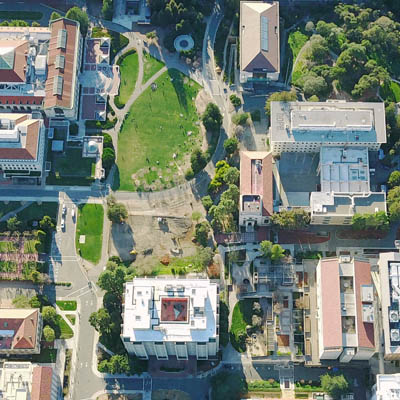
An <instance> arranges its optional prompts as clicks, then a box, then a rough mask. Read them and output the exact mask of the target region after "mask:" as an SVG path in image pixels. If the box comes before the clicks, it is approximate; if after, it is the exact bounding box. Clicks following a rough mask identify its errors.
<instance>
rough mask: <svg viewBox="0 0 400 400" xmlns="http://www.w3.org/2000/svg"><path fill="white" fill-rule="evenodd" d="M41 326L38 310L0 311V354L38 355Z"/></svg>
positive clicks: (6, 309)
mask: <svg viewBox="0 0 400 400" xmlns="http://www.w3.org/2000/svg"><path fill="white" fill-rule="evenodd" d="M42 326H43V322H42V317H41V315H40V312H39V310H38V309H8V308H2V309H0V354H39V353H40V338H41V336H42Z"/></svg>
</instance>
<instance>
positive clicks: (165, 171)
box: [115, 69, 201, 191]
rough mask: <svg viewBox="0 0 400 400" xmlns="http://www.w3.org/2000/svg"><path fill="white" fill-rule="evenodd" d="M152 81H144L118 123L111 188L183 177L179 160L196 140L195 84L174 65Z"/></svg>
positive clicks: (161, 184)
mask: <svg viewBox="0 0 400 400" xmlns="http://www.w3.org/2000/svg"><path fill="white" fill-rule="evenodd" d="M155 83H156V84H157V89H156V90H155V91H153V90H152V88H151V87H149V88H148V89H147V90H146V91H144V92H143V93H142V95H141V96H140V97H139V98H138V99H137V100H136V101H135V103H134V104H133V105H132V107H131V109H130V111H129V114H128V115H127V116H126V119H125V121H124V123H123V126H122V128H121V132H120V134H119V137H118V159H117V165H118V169H119V182H116V183H117V184H116V187H115V188H116V189H120V190H130V191H134V190H149V189H150V188H151V189H155V190H157V189H163V188H167V187H172V186H174V185H176V183H177V179H182V181H183V179H184V177H183V172H182V171H181V170H179V169H178V165H179V164H182V161H183V160H184V158H185V156H186V155H187V154H190V153H191V151H192V149H193V148H194V147H195V146H197V145H198V144H199V142H200V140H201V138H199V136H200V135H199V129H198V127H197V126H196V121H198V116H197V113H196V107H195V104H194V101H193V100H192V98H196V95H197V93H198V91H199V89H200V86H199V85H198V84H197V83H196V82H194V81H192V80H190V79H189V78H187V77H186V76H185V75H183V74H182V73H180V72H179V71H177V70H175V69H172V70H168V71H167V72H165V73H164V74H162V75H161V76H160V77H159V78H158V79H157V80H156V82H155ZM188 132H191V134H190V136H189V135H188ZM174 154H175V158H174ZM139 170H141V171H139ZM133 175H134V176H133ZM178 182H180V181H179V180H178ZM152 184H154V185H153V186H151V185H152Z"/></svg>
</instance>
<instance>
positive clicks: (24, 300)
mask: <svg viewBox="0 0 400 400" xmlns="http://www.w3.org/2000/svg"><path fill="white" fill-rule="evenodd" d="M12 303H13V306H14V307H15V308H30V307H31V305H30V303H29V299H28V297H26V296H24V295H22V294H20V295H18V296H15V298H14V299H13V301H12Z"/></svg>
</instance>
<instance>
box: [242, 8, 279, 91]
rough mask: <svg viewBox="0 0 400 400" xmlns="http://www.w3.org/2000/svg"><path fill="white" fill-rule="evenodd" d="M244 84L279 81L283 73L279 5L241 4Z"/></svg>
mask: <svg viewBox="0 0 400 400" xmlns="http://www.w3.org/2000/svg"><path fill="white" fill-rule="evenodd" d="M239 26H240V28H239V29H240V52H239V56H240V82H241V83H242V84H248V85H250V86H251V85H252V84H253V83H267V82H268V81H269V80H273V81H277V80H278V79H279V72H280V52H279V3H278V2H277V1H273V2H270V1H241V2H240V25H239Z"/></svg>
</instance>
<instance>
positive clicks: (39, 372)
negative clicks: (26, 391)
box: [31, 367, 53, 400]
mask: <svg viewBox="0 0 400 400" xmlns="http://www.w3.org/2000/svg"><path fill="white" fill-rule="evenodd" d="M52 379H53V369H52V368H51V367H35V368H34V369H33V376H32V393H31V400H51V381H52Z"/></svg>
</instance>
